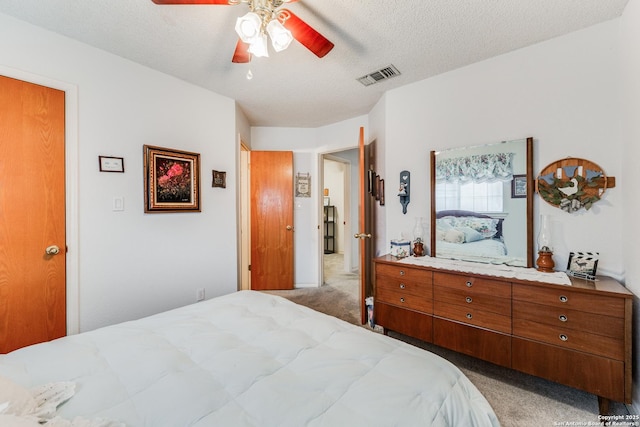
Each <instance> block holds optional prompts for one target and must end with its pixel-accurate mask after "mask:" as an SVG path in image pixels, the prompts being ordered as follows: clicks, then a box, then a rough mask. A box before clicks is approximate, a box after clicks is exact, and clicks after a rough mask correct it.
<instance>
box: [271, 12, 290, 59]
mask: <svg viewBox="0 0 640 427" xmlns="http://www.w3.org/2000/svg"><path fill="white" fill-rule="evenodd" d="M267 33H269V37H270V38H271V45H272V46H273V49H274V50H275V51H276V52H280V51H282V50H285V49H286V48H288V47H289V45H290V44H291V41H292V40H293V36H292V35H291V31H289V30H287V29H286V28H285V27H284V26H283V25H282V24H281V23H280V21H278V20H277V19H272V20H271V21H269V23H268V24H267Z"/></svg>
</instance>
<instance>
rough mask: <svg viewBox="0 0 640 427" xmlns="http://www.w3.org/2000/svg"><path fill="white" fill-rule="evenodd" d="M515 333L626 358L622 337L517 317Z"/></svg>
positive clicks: (613, 357) (593, 352)
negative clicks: (596, 333)
mask: <svg viewBox="0 0 640 427" xmlns="http://www.w3.org/2000/svg"><path fill="white" fill-rule="evenodd" d="M513 335H514V336H519V337H523V338H529V339H532V340H536V341H541V342H544V343H548V344H553V345H556V346H559V347H562V348H567V349H572V350H579V351H582V352H584V353H589V354H595V355H599V356H603V357H608V358H611V359H616V360H624V341H623V340H621V339H615V338H610V337H605V336H602V335H595V334H592V333H589V332H585V331H577V330H574V329H569V328H566V327H562V326H552V325H546V324H543V323H538V322H532V321H529V320H523V319H515V318H514V319H513Z"/></svg>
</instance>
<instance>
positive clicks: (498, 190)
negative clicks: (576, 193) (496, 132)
mask: <svg viewBox="0 0 640 427" xmlns="http://www.w3.org/2000/svg"><path fill="white" fill-rule="evenodd" d="M431 256H435V257H438V258H449V259H459V260H464V261H474V262H483V263H490V264H502V265H510V266H519V267H533V266H534V260H533V258H534V256H533V138H527V139H520V140H514V141H503V142H499V143H496V144H487V145H476V146H470V147H462V148H454V149H450V150H445V151H440V152H436V151H432V152H431Z"/></svg>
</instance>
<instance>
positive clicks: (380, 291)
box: [376, 286, 433, 314]
mask: <svg viewBox="0 0 640 427" xmlns="http://www.w3.org/2000/svg"><path fill="white" fill-rule="evenodd" d="M376 300H377V301H382V302H386V303H387V304H391V305H395V306H398V307H404V308H408V309H410V310H417V311H422V312H424V313H429V314H431V313H433V300H432V299H431V294H428V295H413V294H410V293H407V292H404V291H403V290H396V289H389V288H386V287H380V286H378V287H377V289H376Z"/></svg>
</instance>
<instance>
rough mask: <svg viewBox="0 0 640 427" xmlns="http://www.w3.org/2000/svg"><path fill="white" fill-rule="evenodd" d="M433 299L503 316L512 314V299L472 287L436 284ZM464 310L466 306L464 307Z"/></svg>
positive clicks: (437, 301)
mask: <svg viewBox="0 0 640 427" xmlns="http://www.w3.org/2000/svg"><path fill="white" fill-rule="evenodd" d="M433 299H434V301H436V304H438V303H441V302H442V303H448V304H457V305H460V306H463V307H469V308H474V309H476V310H484V311H490V312H492V313H497V314H501V315H503V316H511V300H510V299H507V298H496V297H495V296H493V295H486V294H484V293H477V292H475V291H474V290H473V288H471V289H453V288H449V287H442V286H434V287H433ZM463 310H464V308H463Z"/></svg>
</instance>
